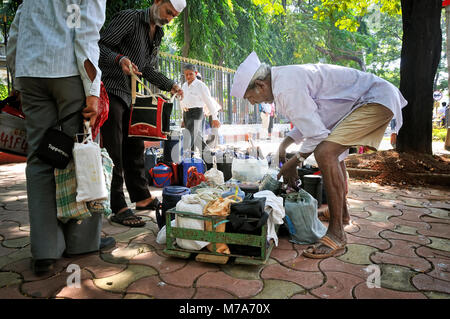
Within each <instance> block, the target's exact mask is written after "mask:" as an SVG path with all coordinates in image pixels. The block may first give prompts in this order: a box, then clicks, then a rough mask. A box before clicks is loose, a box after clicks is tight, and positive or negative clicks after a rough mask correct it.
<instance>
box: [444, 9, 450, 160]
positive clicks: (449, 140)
mask: <svg viewBox="0 0 450 319" xmlns="http://www.w3.org/2000/svg"><path fill="white" fill-rule="evenodd" d="M445 25H446V28H445V29H446V32H447V68H448V67H449V66H450V6H446V7H445ZM448 80H449V81H448V92H449V93H450V74H449V77H448ZM449 102H450V101H449ZM447 116H449V115H447ZM449 123H450V119H449V118H447V136H446V137H445V149H446V150H447V151H450V126H449Z"/></svg>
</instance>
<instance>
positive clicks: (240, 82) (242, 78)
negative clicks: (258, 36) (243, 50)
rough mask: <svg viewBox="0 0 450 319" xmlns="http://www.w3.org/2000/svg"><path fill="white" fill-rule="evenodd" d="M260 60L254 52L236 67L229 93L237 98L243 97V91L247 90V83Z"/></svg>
mask: <svg viewBox="0 0 450 319" xmlns="http://www.w3.org/2000/svg"><path fill="white" fill-rule="evenodd" d="M260 65H261V62H260V61H259V58H258V55H256V53H255V52H252V53H250V55H249V56H248V57H247V58H246V59H245V61H244V62H242V63H241V65H240V66H239V67H238V69H237V71H236V73H235V75H234V79H233V86H232V87H231V95H232V96H235V97H239V98H243V97H244V94H245V91H247V88H248V85H249V84H250V81H251V80H252V78H253V76H254V75H255V73H256V71H257V70H258V68H259V66H260Z"/></svg>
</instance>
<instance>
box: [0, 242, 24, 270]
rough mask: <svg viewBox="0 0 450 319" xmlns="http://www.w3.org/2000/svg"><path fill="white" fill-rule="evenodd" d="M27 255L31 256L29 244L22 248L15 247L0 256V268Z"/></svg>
mask: <svg viewBox="0 0 450 319" xmlns="http://www.w3.org/2000/svg"><path fill="white" fill-rule="evenodd" d="M29 257H31V250H30V246H27V247H25V248H22V249H15V251H14V252H13V253H11V254H9V255H6V256H2V257H0V269H3V267H5V266H6V265H9V264H12V263H14V262H16V261H19V260H21V259H26V258H29Z"/></svg>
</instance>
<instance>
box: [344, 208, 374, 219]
mask: <svg viewBox="0 0 450 319" xmlns="http://www.w3.org/2000/svg"><path fill="white" fill-rule="evenodd" d="M362 209H364V208H362ZM349 214H350V216H351V217H357V218H367V217H370V213H369V212H366V211H365V210H360V211H359V210H353V209H352V208H350V209H349Z"/></svg>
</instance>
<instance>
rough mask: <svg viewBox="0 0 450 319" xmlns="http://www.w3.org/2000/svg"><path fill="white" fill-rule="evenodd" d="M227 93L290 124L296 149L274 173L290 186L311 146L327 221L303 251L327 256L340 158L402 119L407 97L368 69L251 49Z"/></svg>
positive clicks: (340, 238) (336, 239) (331, 248)
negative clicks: (279, 61)
mask: <svg viewBox="0 0 450 319" xmlns="http://www.w3.org/2000/svg"><path fill="white" fill-rule="evenodd" d="M231 95H233V96H236V97H240V98H245V99H247V100H248V101H250V103H252V104H256V103H262V102H267V103H272V102H274V103H275V108H276V111H277V112H279V113H281V114H283V115H285V116H286V117H287V118H288V119H289V120H290V121H291V122H292V124H293V125H294V127H295V128H294V134H292V136H294V137H295V139H296V141H298V142H300V141H301V142H302V144H301V147H300V151H299V152H298V153H297V154H296V156H294V157H293V158H292V159H290V160H289V161H288V162H286V163H285V164H284V165H283V167H282V169H281V171H280V173H279V175H278V178H280V177H281V176H283V179H284V181H285V182H288V183H289V184H290V185H291V186H295V183H296V181H297V180H298V174H297V166H298V165H301V163H302V162H303V161H304V160H305V159H306V158H307V157H308V156H309V155H310V154H312V153H313V152H314V156H315V159H316V161H317V163H318V165H319V167H320V170H321V172H322V176H323V181H324V184H325V190H326V192H327V200H328V207H329V210H330V221H329V227H328V231H327V233H326V235H325V236H324V237H323V238H321V239H320V241H319V243H318V244H316V245H314V246H311V247H309V248H307V249H306V250H305V251H304V252H303V255H305V256H306V257H310V258H327V257H331V256H335V255H336V254H338V253H340V252H342V251H343V250H344V249H345V245H346V236H345V232H344V227H343V224H344V223H343V219H344V218H348V216H344V212H345V211H346V183H345V175H346V170H345V166H344V165H343V159H344V158H345V154H346V152H347V150H348V149H349V148H350V147H351V146H354V145H364V146H368V147H370V148H371V149H374V150H376V149H377V148H378V147H379V144H380V142H381V140H382V138H383V135H384V132H385V130H386V127H387V126H388V124H389V123H390V121H391V119H392V118H393V117H394V118H396V123H397V127H396V131H397V132H398V130H399V129H400V127H401V125H402V108H403V107H404V106H406V104H407V101H406V100H405V99H404V98H403V96H402V95H401V93H400V91H399V90H398V89H397V88H396V87H394V86H393V85H392V84H390V83H389V82H387V81H385V80H383V79H380V78H378V77H376V76H374V75H373V74H369V73H364V72H361V71H358V70H355V69H352V68H345V67H340V66H336V65H328V64H305V65H288V66H280V67H270V66H268V65H266V64H261V63H260V61H259V59H258V57H257V55H256V53H254V52H253V53H252V54H250V56H249V57H247V59H246V60H245V61H244V62H243V63H242V64H241V65H240V66H239V68H238V70H237V72H236V74H235V76H234V81H233V87H232V90H231Z"/></svg>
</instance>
